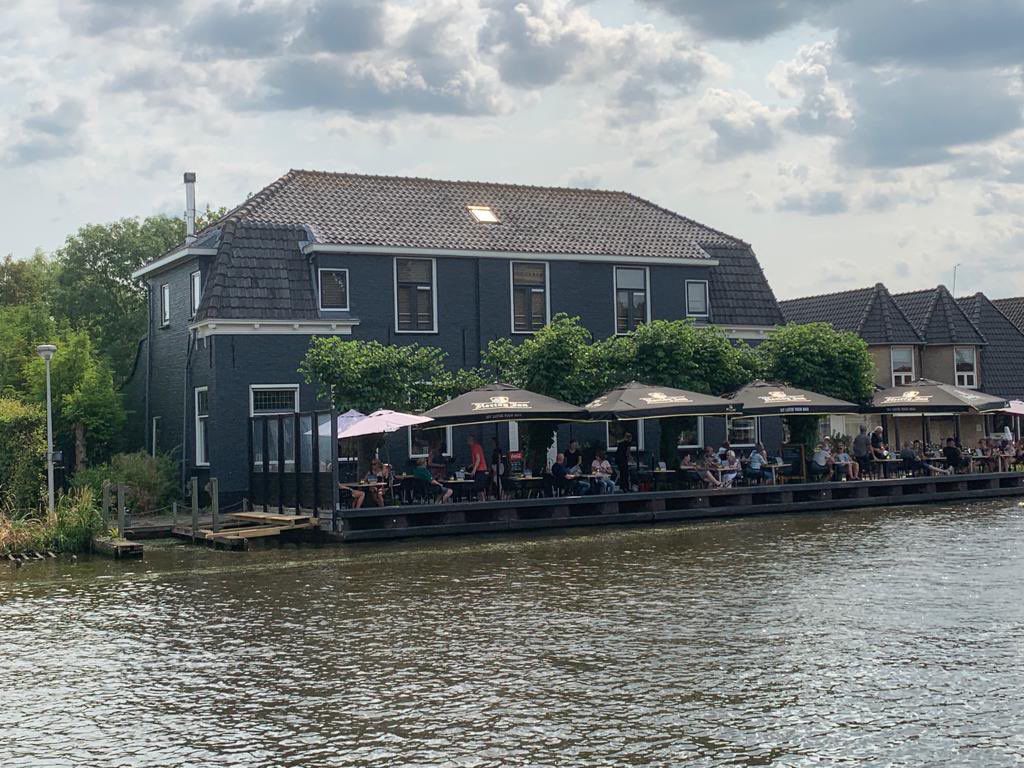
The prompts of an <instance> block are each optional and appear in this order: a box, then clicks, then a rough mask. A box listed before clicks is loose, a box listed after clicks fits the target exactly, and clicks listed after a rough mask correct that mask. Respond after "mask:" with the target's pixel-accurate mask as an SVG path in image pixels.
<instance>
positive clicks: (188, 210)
mask: <svg viewBox="0 0 1024 768" xmlns="http://www.w3.org/2000/svg"><path fill="white" fill-rule="evenodd" d="M195 240H196V174H195V173H194V172H193V171H188V172H187V173H186V174H185V245H191V244H192V243H194V242H195Z"/></svg>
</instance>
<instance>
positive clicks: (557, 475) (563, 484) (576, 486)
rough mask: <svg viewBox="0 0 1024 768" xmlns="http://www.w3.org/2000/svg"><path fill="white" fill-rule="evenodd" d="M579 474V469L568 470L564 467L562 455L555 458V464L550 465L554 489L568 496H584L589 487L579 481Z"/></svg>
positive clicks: (563, 455) (563, 456)
mask: <svg viewBox="0 0 1024 768" xmlns="http://www.w3.org/2000/svg"><path fill="white" fill-rule="evenodd" d="M579 474H580V473H579V467H574V468H573V469H572V470H570V469H569V468H568V467H566V466H565V454H564V453H559V454H558V455H557V456H555V463H554V464H552V465H551V477H552V479H553V480H554V481H555V488H559V489H561V490H563V491H565V492H566V493H567V494H569V495H570V496H586V495H587V492H588V491H589V490H590V486H589V485H588V484H587V483H585V482H583V481H582V480H580V478H579Z"/></svg>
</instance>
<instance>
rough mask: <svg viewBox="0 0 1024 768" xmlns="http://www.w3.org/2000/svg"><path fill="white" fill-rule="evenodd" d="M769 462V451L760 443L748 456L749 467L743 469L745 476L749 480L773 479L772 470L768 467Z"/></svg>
mask: <svg viewBox="0 0 1024 768" xmlns="http://www.w3.org/2000/svg"><path fill="white" fill-rule="evenodd" d="M767 464H768V452H767V451H765V449H764V446H763V445H762V444H761V443H758V444H757V445H755V446H754V450H752V451H751V452H750V456H748V457H747V468H746V469H744V470H743V476H744V477H746V478H747V480H758V481H760V480H771V479H772V471H771V470H770V469H768V467H767Z"/></svg>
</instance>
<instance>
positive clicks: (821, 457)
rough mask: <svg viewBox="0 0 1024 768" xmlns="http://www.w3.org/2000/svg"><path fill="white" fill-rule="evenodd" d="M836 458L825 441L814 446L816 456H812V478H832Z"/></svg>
mask: <svg viewBox="0 0 1024 768" xmlns="http://www.w3.org/2000/svg"><path fill="white" fill-rule="evenodd" d="M834 464H835V460H834V459H833V458H832V454H830V453H829V452H828V450H827V449H826V448H825V444H824V443H818V444H817V445H816V446H815V447H814V456H812V457H811V462H810V469H811V479H812V480H831V479H832V467H833V465H834Z"/></svg>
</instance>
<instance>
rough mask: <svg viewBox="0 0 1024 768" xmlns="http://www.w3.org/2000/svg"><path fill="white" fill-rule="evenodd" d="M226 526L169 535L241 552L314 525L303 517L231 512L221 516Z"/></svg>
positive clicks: (181, 529)
mask: <svg viewBox="0 0 1024 768" xmlns="http://www.w3.org/2000/svg"><path fill="white" fill-rule="evenodd" d="M225 522H226V525H224V526H223V527H221V528H219V529H218V530H216V531H215V530H213V528H199V529H198V530H197V531H195V532H194V533H193V530H192V528H191V526H178V527H176V528H174V529H173V530H172V531H171V534H172V535H173V536H176V537H177V538H180V539H189V540H192V539H195V540H196V541H203V542H205V543H207V544H209V545H210V546H212V547H216V548H219V549H245V548H246V547H248V546H249V542H251V541H253V540H255V539H267V538H276V537H280V536H282V535H284V534H287V533H291V532H292V531H302V530H309V529H312V528H315V527H316V521H315V520H314V519H313V518H312V517H307V516H305V515H278V514H269V513H266V512H235V513H233V514H230V515H226V516H225Z"/></svg>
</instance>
